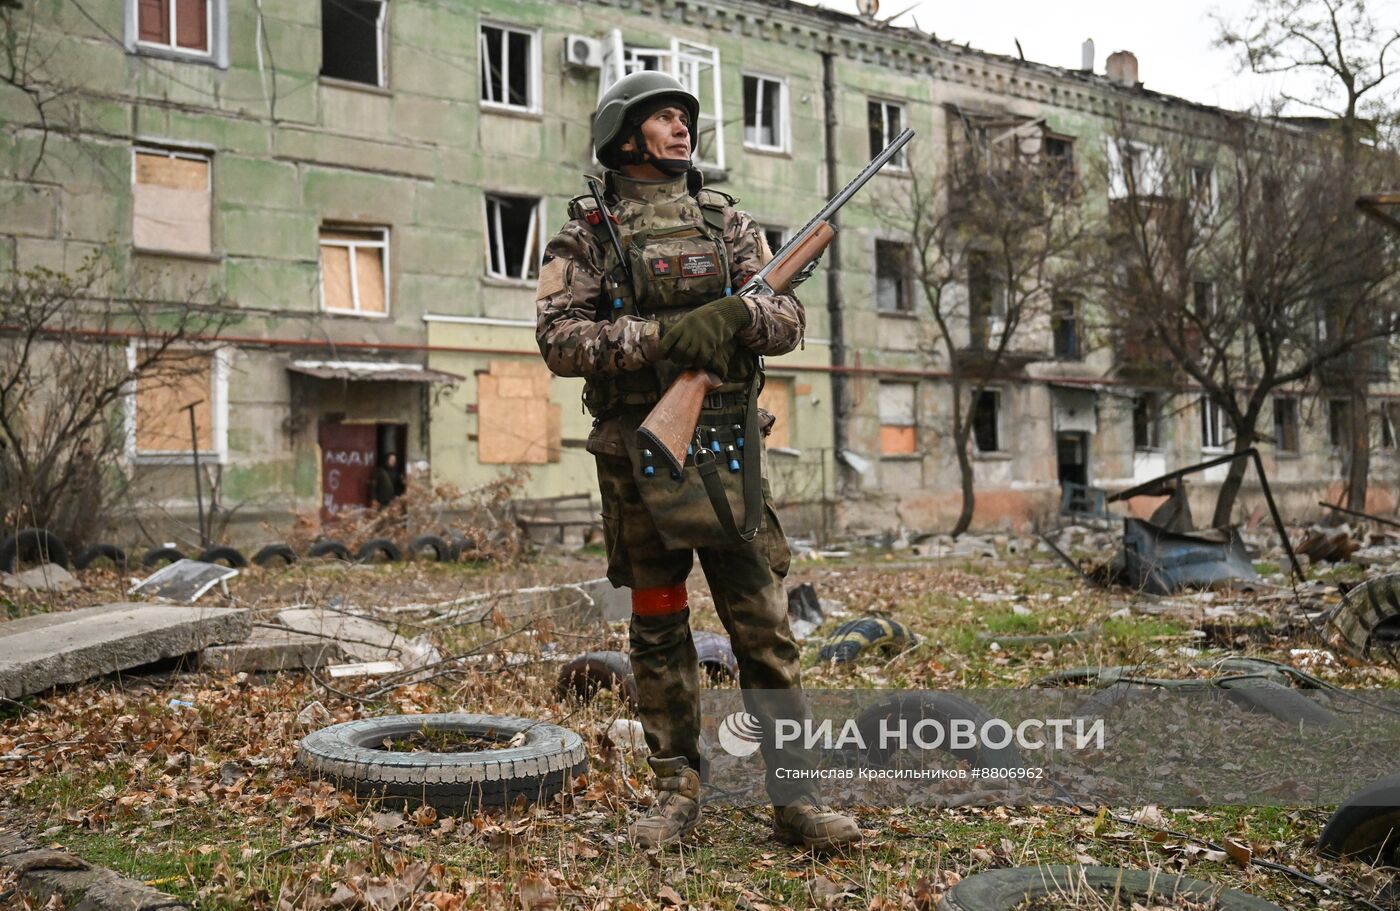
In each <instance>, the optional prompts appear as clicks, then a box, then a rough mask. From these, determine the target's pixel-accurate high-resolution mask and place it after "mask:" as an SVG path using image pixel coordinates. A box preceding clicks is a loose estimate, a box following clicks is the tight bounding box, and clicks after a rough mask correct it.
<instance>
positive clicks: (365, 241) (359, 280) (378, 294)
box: [321, 228, 389, 316]
mask: <svg viewBox="0 0 1400 911" xmlns="http://www.w3.org/2000/svg"><path fill="white" fill-rule="evenodd" d="M388 251H389V230H388V229H387V228H368V229H361V228H322V229H321V309H323V310H325V311H327V312H330V313H354V314H358V315H360V316H385V315H386V314H388V312H389V298H388V287H389V279H388V277H389V266H388V258H387V256H386V255H385V254H387V253H388Z"/></svg>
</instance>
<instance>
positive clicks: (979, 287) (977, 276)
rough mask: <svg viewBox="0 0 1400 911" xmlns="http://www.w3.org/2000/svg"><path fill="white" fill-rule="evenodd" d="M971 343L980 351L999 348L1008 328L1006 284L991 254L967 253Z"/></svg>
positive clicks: (979, 251) (974, 251) (970, 344)
mask: <svg viewBox="0 0 1400 911" xmlns="http://www.w3.org/2000/svg"><path fill="white" fill-rule="evenodd" d="M967 314H968V333H969V337H968V342H969V346H970V347H972V348H973V349H976V350H984V349H987V348H995V347H996V346H997V344H998V342H999V340H1000V338H1001V334H1002V332H1003V331H1004V330H1005V328H1006V283H1005V282H1004V281H1003V280H1002V277H1001V275H1000V274H999V273H998V272H997V271H996V269H995V267H994V264H993V262H992V257H991V255H990V254H988V253H986V252H985V251H982V250H972V251H969V252H968V254H967Z"/></svg>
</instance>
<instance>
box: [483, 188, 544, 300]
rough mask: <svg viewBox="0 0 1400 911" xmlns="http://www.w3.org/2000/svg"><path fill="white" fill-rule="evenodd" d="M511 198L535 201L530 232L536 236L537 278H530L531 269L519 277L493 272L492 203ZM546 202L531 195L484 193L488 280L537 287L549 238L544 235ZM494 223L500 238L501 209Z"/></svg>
mask: <svg viewBox="0 0 1400 911" xmlns="http://www.w3.org/2000/svg"><path fill="white" fill-rule="evenodd" d="M509 196H514V197H515V198H516V199H533V200H534V201H535V217H534V218H533V219H531V224H530V230H531V231H532V232H533V233H534V236H535V251H536V262H535V270H536V277H535V278H531V277H530V274H529V273H530V270H529V269H522V270H521V271H522V273H523V274H522V275H519V276H516V275H502V274H500V273H499V272H494V271H492V262H493V257H492V251H491V225H492V221H493V219H492V217H491V202H492V200H493V199H500V198H502V197H509ZM546 202H547V200H546V198H545V197H543V196H529V195H520V196H517V195H516V194H513V193H491V192H484V193H482V194H481V224H482V225H483V227H484V230H483V231H482V232H481V242H482V244H483V245H484V246H483V251H484V252H485V254H486V267H485V269H484V270H483V271H482V275H484V276H485V277H486V278H488V279H490V280H491V281H493V282H509V283H511V284H516V285H521V286H527V285H528V286H529V287H531V288H533V287H534V286H535V284H536V282H537V281H538V273H539V266H540V264H539V260H541V259H543V258H544V247H545V243H546V241H547V237H546V235H545V233H544V232H545V225H546V222H545V205H546ZM494 222H495V224H496V226H497V236H498V237H499V236H500V233H501V232H500V210H499V209H497V210H496V217H495V219H494ZM529 247H530V245H529V244H528V243H527V244H526V245H525V248H526V251H527V253H528V251H529ZM501 254H502V255H501V259H502V260H504V259H505V251H504V250H502V251H501ZM522 265H524V263H522Z"/></svg>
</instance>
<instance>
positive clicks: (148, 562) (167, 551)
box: [141, 547, 185, 569]
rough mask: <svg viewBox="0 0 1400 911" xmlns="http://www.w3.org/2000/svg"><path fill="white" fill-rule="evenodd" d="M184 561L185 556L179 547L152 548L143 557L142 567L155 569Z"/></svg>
mask: <svg viewBox="0 0 1400 911" xmlns="http://www.w3.org/2000/svg"><path fill="white" fill-rule="evenodd" d="M183 559H185V555H184V554H182V553H180V549H179V548H178V547H152V548H151V549H150V550H148V551H146V553H145V554H144V555H143V556H142V557H141V565H142V566H144V567H146V568H147V569H154V568H155V567H157V566H164V565H165V564H167V563H174V562H175V561H176V560H183Z"/></svg>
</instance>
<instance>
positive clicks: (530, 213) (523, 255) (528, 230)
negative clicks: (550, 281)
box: [486, 195, 542, 279]
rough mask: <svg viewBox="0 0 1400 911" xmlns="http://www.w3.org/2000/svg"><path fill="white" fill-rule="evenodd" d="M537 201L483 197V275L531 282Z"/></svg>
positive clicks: (536, 256)
mask: <svg viewBox="0 0 1400 911" xmlns="http://www.w3.org/2000/svg"><path fill="white" fill-rule="evenodd" d="M540 209H541V206H540V201H539V200H538V199H536V198H534V197H530V196H495V195H488V196H487V197H486V274H487V275H489V276H491V277H492V278H519V279H533V278H536V277H537V276H538V275H539V265H540V219H541V217H542V213H541V211H540Z"/></svg>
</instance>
